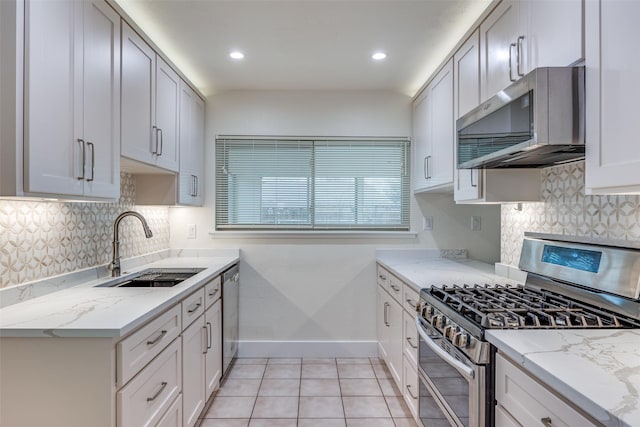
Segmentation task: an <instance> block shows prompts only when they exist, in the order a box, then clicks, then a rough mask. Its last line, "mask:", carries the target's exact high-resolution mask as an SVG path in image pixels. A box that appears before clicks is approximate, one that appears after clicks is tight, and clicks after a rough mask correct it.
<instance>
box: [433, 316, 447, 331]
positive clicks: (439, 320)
mask: <svg viewBox="0 0 640 427" xmlns="http://www.w3.org/2000/svg"><path fill="white" fill-rule="evenodd" d="M443 323H444V316H433V317H432V318H431V326H433V327H435V328H437V329H441V328H442V324H443Z"/></svg>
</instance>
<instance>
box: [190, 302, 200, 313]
mask: <svg viewBox="0 0 640 427" xmlns="http://www.w3.org/2000/svg"><path fill="white" fill-rule="evenodd" d="M201 305H202V303H197V304H196V305H193V306H191V307H192V308H191V309H189V310H187V313H189V314H193V313H195V312H196V311H198V309H199V308H200V306H201Z"/></svg>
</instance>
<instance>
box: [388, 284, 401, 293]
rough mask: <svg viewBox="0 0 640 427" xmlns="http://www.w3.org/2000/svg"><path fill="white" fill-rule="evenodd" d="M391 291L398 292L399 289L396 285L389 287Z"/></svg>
mask: <svg viewBox="0 0 640 427" xmlns="http://www.w3.org/2000/svg"><path fill="white" fill-rule="evenodd" d="M390 286H391V289H393V290H394V291H395V292H400V288H399V287H397V286H396V285H390Z"/></svg>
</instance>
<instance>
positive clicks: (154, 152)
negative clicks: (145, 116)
mask: <svg viewBox="0 0 640 427" xmlns="http://www.w3.org/2000/svg"><path fill="white" fill-rule="evenodd" d="M152 129H153V131H154V132H155V134H156V146H155V149H154V150H153V151H152V152H151V154H158V127H157V126H153V127H152Z"/></svg>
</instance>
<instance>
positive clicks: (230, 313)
mask: <svg viewBox="0 0 640 427" xmlns="http://www.w3.org/2000/svg"><path fill="white" fill-rule="evenodd" d="M239 291H240V270H239V268H238V265H234V266H233V267H231V268H229V269H228V270H227V271H225V272H224V273H223V274H222V376H223V377H224V376H225V375H226V373H227V370H228V369H229V366H230V365H231V362H232V361H233V359H234V358H235V357H236V355H237V354H238V330H239V327H238V315H239V312H240V298H239Z"/></svg>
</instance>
